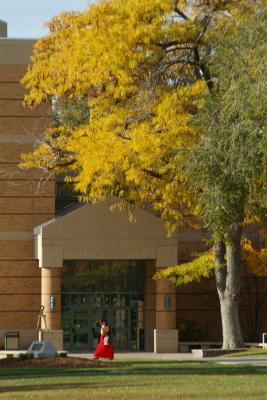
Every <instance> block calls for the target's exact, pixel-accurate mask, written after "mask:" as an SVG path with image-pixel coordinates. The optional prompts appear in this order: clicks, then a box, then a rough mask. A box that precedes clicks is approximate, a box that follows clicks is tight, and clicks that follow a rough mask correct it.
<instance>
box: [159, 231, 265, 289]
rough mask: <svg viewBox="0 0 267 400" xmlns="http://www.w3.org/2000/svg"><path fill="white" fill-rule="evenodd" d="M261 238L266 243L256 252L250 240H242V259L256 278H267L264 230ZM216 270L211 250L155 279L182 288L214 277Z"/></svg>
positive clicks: (167, 270) (165, 269)
mask: <svg viewBox="0 0 267 400" xmlns="http://www.w3.org/2000/svg"><path fill="white" fill-rule="evenodd" d="M261 236H262V238H263V239H264V240H265V242H264V245H263V247H262V248H260V249H259V250H255V249H254V248H253V246H252V244H251V241H249V240H248V239H244V240H242V243H241V244H242V247H241V258H242V262H243V263H246V265H247V266H248V267H249V270H250V272H252V273H253V274H254V275H256V276H262V277H263V276H267V231H266V230H262V231H261ZM214 268H215V259H214V254H213V251H212V249H210V250H209V251H207V252H204V253H203V254H201V255H200V256H198V257H197V258H195V259H194V260H193V261H190V262H187V263H183V264H179V265H176V266H171V267H166V268H164V269H163V270H161V271H160V272H158V273H156V274H155V275H154V279H161V278H164V279H169V280H170V281H171V282H174V283H175V284H176V285H177V286H181V285H185V284H186V283H190V282H193V281H199V280H200V279H202V278H208V277H210V276H212V274H213V271H214ZM222 268H223V266H222Z"/></svg>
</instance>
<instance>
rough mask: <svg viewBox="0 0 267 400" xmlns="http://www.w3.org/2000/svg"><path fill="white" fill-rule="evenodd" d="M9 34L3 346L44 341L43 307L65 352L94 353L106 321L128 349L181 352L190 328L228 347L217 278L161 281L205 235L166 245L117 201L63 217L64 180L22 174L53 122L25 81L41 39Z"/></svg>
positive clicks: (162, 235)
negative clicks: (15, 339)
mask: <svg viewBox="0 0 267 400" xmlns="http://www.w3.org/2000/svg"><path fill="white" fill-rule="evenodd" d="M0 33H1V35H2V38H0V105H1V107H0V150H1V151H0V169H1V174H0V188H1V190H0V213H1V216H0V347H1V348H3V346H4V335H5V334H6V333H7V332H10V331H11V332H14V331H15V332H19V335H20V348H22V349H25V348H27V347H28V346H29V345H30V343H31V342H32V341H33V340H35V339H37V338H38V328H40V327H39V326H38V316H39V315H40V307H41V306H44V315H45V321H46V324H45V321H44V318H42V327H41V328H42V329H43V330H46V329H47V330H48V332H47V333H46V334H45V335H46V336H45V337H46V338H48V337H49V338H50V339H52V340H53V341H54V343H56V346H57V347H58V348H59V349H61V348H64V349H68V350H72V351H88V350H89V351H91V350H93V349H94V348H95V346H96V342H97V335H98V330H97V329H98V327H97V322H98V321H99V320H100V319H101V318H105V319H107V320H108V321H109V323H110V325H111V327H112V338H113V343H114V345H115V348H116V349H117V350H121V351H124V350H131V351H153V350H155V351H159V352H160V351H167V352H168V351H177V350H178V329H180V331H181V330H182V327H183V329H184V331H185V330H186V329H187V339H188V340H189V339H190V332H189V335H188V330H189V331H190V324H191V339H192V340H195V341H196V340H213V341H220V340H221V323H220V313H219V303H218V299H217V296H216V290H215V287H214V282H213V281H208V282H204V283H201V284H199V283H198V284H191V285H189V286H185V287H182V288H180V289H179V290H177V288H176V287H175V286H174V284H172V283H170V282H169V281H155V280H153V279H152V277H153V275H154V273H155V272H156V271H157V270H158V269H160V268H162V267H165V266H170V265H175V264H177V262H183V261H188V260H190V258H192V254H193V253H195V252H199V251H201V250H202V249H203V248H204V242H203V239H205V237H206V234H205V233H204V232H202V231H198V232H196V231H194V232H192V231H190V230H189V229H186V228H184V229H181V230H180V231H179V232H177V233H176V234H175V235H174V236H173V237H172V238H167V236H166V231H165V229H164V227H163V226H162V223H161V221H160V219H159V218H157V217H155V216H153V215H151V214H150V213H148V212H146V211H144V210H141V209H137V211H136V222H135V223H130V222H129V221H128V219H127V217H126V215H125V214H124V213H122V212H115V211H114V212H110V206H111V205H112V204H113V203H114V202H115V201H116V199H115V198H112V197H110V198H109V199H108V200H107V201H106V202H105V203H103V204H99V205H94V206H92V205H88V204H87V205H84V204H80V205H77V204H76V205H74V206H73V207H67V208H65V210H64V211H63V212H59V213H58V214H57V215H56V214H55V203H56V182H55V181H54V180H52V179H51V180H50V181H47V182H46V183H45V184H44V185H42V184H40V174H39V172H38V171H22V170H21V169H20V168H19V166H18V164H19V162H20V157H21V154H22V153H25V152H28V151H30V150H31V149H32V146H33V144H34V143H35V142H36V140H37V139H38V137H39V136H40V135H41V134H42V133H43V131H44V129H45V128H46V127H47V126H49V125H50V124H51V115H50V110H49V109H48V108H47V107H39V108H38V109H36V110H34V111H32V110H29V109H27V108H25V107H24V106H23V95H24V89H23V87H22V86H21V85H20V80H21V78H22V76H23V75H24V73H25V71H26V69H27V66H28V64H29V63H30V57H31V54H32V47H33V44H34V41H32V40H15V39H8V38H6V37H5V35H6V25H5V24H4V23H2V22H1V23H0ZM58 187H60V185H59V186H58ZM59 193H60V191H59V190H58V194H59ZM58 200H60V199H58ZM192 321H193V322H192ZM192 330H193V333H192ZM49 335H50V336H49ZM185 339H186V335H185V336H184V339H183V340H185Z"/></svg>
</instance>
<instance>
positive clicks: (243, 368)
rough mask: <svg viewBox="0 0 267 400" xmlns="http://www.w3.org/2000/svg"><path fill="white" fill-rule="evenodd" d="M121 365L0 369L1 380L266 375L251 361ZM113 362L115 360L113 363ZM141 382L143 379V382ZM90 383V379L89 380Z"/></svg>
mask: <svg viewBox="0 0 267 400" xmlns="http://www.w3.org/2000/svg"><path fill="white" fill-rule="evenodd" d="M118 363H119V365H120V368H118V367H116V368H112V367H110V366H109V367H107V368H81V369H80V368H76V369H69V368H49V369H48V368H35V369H33V368H12V369H0V381H1V380H6V379H9V380H17V379H35V378H38V379H39V378H48V377H51V378H57V377H60V378H61V377H62V378H64V377H79V376H80V377H86V376H88V377H96V378H99V379H100V380H101V382H103V381H104V380H105V379H107V378H108V377H114V378H115V377H127V376H128V377H130V376H135V377H136V376H140V378H141V379H142V378H143V377H144V376H146V377H155V378H156V377H157V376H178V375H196V376H201V375H202V376H220V377H221V376H222V375H225V376H233V375H236V376H237V375H240V374H242V375H250V376H253V375H267V366H266V367H264V366H251V365H220V364H216V363H209V364H206V363H203V362H199V363H198V362H191V363H190V362H182V361H181V362H177V361H169V362H151V361H150V362H149V361H136V362H133V361H132V362H118ZM114 364H115V363H114ZM142 384H143V383H142ZM88 385H89V383H88Z"/></svg>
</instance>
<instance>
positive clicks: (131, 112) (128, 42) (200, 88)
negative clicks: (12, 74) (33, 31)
mask: <svg viewBox="0 0 267 400" xmlns="http://www.w3.org/2000/svg"><path fill="white" fill-rule="evenodd" d="M175 4H176V6H177V5H179V7H180V8H179V12H177V9H176V8H175ZM235 4H236V2H235V1H234V0H231V1H230V2H224V1H216V0H210V1H205V2H198V1H196V2H192V1H191V0H184V1H179V2H175V1H173V0H99V1H97V2H95V3H94V4H92V5H90V6H89V8H88V10H87V11H85V12H82V13H62V14H60V15H58V16H56V17H55V18H54V19H53V20H52V21H51V22H50V23H49V24H48V26H49V28H50V34H49V35H48V36H46V37H44V38H42V39H40V40H39V41H37V43H36V44H35V47H34V55H33V57H32V64H31V66H30V67H29V69H28V72H27V73H26V75H25V77H24V79H23V80H22V83H23V84H24V85H25V87H26V89H27V95H26V97H25V104H26V105H28V106H31V107H35V106H36V105H38V104H40V103H41V102H47V103H51V102H52V100H53V99H57V98H64V99H66V100H67V101H73V102H75V101H76V100H80V99H86V101H87V103H88V106H89V110H90V118H89V121H88V123H87V124H83V125H80V126H78V127H76V128H75V129H72V130H71V129H70V128H68V127H66V126H60V127H59V128H53V129H49V130H47V131H46V133H45V135H44V137H43V140H42V141H41V144H40V146H39V147H38V148H37V149H36V150H35V151H34V152H33V153H32V154H29V155H25V156H24V157H23V163H22V166H23V167H24V168H32V167H37V168H41V169H43V170H47V171H51V170H53V171H54V172H55V173H61V172H64V173H65V174H66V180H68V181H73V182H74V185H75V189H76V190H78V191H79V192H81V193H82V197H83V200H86V201H90V202H96V201H100V200H103V199H105V198H106V197H107V195H109V194H114V195H116V196H117V197H118V198H119V199H120V200H121V201H122V203H124V204H133V203H134V204H138V205H142V204H146V203H150V204H151V205H152V207H153V208H154V210H155V211H156V212H157V213H159V214H160V215H161V217H162V220H163V221H164V223H165V225H166V227H167V228H168V231H169V233H171V232H172V231H173V230H174V229H175V227H176V226H177V225H178V224H180V223H181V221H182V219H183V216H184V215H185V214H194V213H198V212H199V211H200V210H199V207H196V204H195V202H194V198H193V196H192V193H190V187H189V185H188V182H187V177H186V176H185V175H184V172H183V168H182V165H183V163H184V161H185V160H186V157H187V155H188V152H189V150H190V149H192V147H194V146H195V145H197V143H198V141H199V139H200V134H199V132H197V131H196V130H195V129H193V128H192V127H191V126H190V121H191V120H192V117H193V116H194V115H195V113H196V112H197V110H198V108H199V107H200V105H201V102H202V98H203V95H205V94H206V92H207V89H206V84H205V82H204V80H203V79H200V78H199V77H198V78H196V77H195V76H194V71H195V66H192V65H191V64H190V63H186V62H185V61H184V60H187V59H188V54H189V51H190V52H192V49H193V48H194V46H195V43H196V38H197V37H198V35H199V32H201V31H202V29H203V26H202V25H203V14H202V13H203V12H205V13H207V14H209V13H210V15H211V14H216V15H215V16H214V24H213V25H212V29H217V28H218V26H221V24H223V23H224V22H223V21H224V19H226V20H227V18H228V17H229V15H230V13H229V12H232V11H233V10H234V9H235ZM225 10H227V13H224V11H225ZM183 13H187V17H186V18H184V17H183V15H184V14H183ZM216 18H217V19H216ZM208 37H209V36H207V38H204V36H203V38H202V39H201V40H200V39H198V41H199V44H201V43H202V42H203V43H206V41H207V40H208ZM172 43H174V45H172ZM166 46H169V47H168V51H166ZM184 62H185V64H184V65H183V63H184ZM181 73H182V74H183V77H184V78H185V83H184V84H182V85H178V84H176V80H177V77H179V76H180V75H181ZM193 77H194V78H193Z"/></svg>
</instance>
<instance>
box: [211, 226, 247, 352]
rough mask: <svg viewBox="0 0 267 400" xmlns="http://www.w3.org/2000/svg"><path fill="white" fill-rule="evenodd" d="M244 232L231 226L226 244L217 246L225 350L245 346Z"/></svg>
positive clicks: (218, 243)
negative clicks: (242, 297) (242, 314)
mask: <svg viewBox="0 0 267 400" xmlns="http://www.w3.org/2000/svg"><path fill="white" fill-rule="evenodd" d="M241 232H242V230H241V228H240V227H239V226H237V225H234V226H231V228H230V230H229V232H228V234H227V235H226V236H225V242H226V244H225V243H224V241H218V242H216V243H215V245H214V254H215V277H216V284H217V291H218V295H219V300H220V307H221V320H222V334H223V346H222V348H223V349H236V348H239V347H243V346H244V341H243V336H242V332H241V327H240V321H239V298H240V282H241V258H240V240H241ZM225 255H226V262H225Z"/></svg>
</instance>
